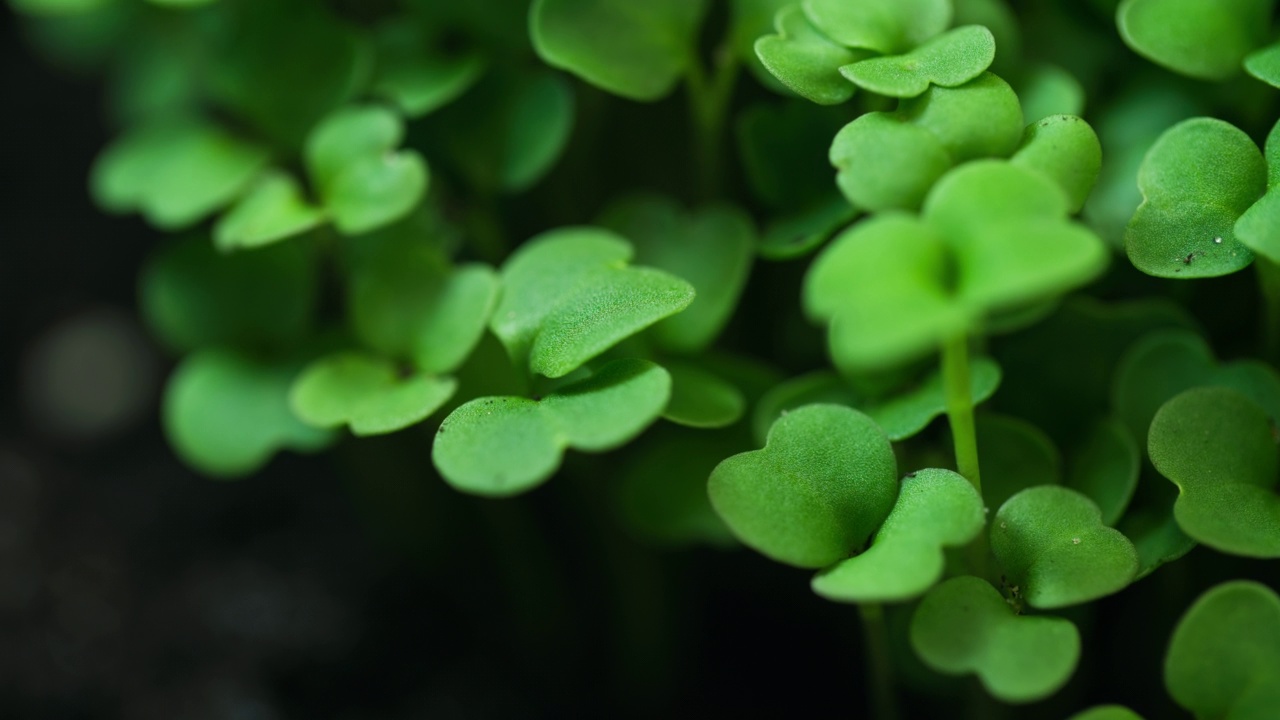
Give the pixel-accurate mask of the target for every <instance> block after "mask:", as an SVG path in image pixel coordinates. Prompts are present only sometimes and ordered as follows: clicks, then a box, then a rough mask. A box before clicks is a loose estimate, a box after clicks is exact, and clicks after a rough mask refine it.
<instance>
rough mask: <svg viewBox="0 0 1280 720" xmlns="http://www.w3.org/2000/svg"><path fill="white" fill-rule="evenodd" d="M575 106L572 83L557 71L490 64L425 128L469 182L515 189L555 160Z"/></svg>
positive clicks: (538, 176)
mask: <svg viewBox="0 0 1280 720" xmlns="http://www.w3.org/2000/svg"><path fill="white" fill-rule="evenodd" d="M574 108H575V102H574V92H573V86H572V85H571V84H570V83H569V81H568V80H567V79H566V78H565V77H564V76H562V75H560V74H559V73H555V72H551V71H548V70H545V69H544V70H539V71H525V72H512V71H510V70H509V69H508V70H506V71H503V69H502V68H495V69H494V70H492V71H490V72H489V73H488V74H487V75H486V76H485V78H484V79H483V80H481V81H480V83H479V84H477V85H476V86H475V88H473V89H472V90H471V91H470V92H468V93H467V94H466V96H464V97H463V98H462V99H461V100H459V101H458V102H456V103H454V104H453V105H451V106H449V107H448V108H446V109H444V110H443V111H441V112H440V113H439V114H438V115H437V116H435V117H433V118H432V120H434V121H435V122H434V123H432V124H431V125H430V131H431V133H432V135H434V136H436V137H437V138H438V139H439V143H440V145H439V148H440V150H441V152H443V153H445V154H447V155H448V156H449V157H450V158H451V159H452V161H453V163H454V164H455V165H457V166H458V169H459V170H460V171H461V172H462V173H463V174H464V175H465V176H466V179H467V180H468V181H469V182H470V183H471V184H472V185H474V186H476V187H477V188H479V189H481V190H484V191H489V192H492V191H503V192H520V191H523V190H526V189H528V188H530V187H532V186H533V185H535V184H536V183H537V182H538V181H539V180H541V179H542V177H543V176H544V175H546V174H547V172H549V171H550V170H551V168H552V167H554V166H555V163H556V161H557V160H559V159H560V156H561V154H562V153H563V152H564V149H565V146H566V145H568V142H569V137H570V135H571V134H572V133H573V123H574Z"/></svg>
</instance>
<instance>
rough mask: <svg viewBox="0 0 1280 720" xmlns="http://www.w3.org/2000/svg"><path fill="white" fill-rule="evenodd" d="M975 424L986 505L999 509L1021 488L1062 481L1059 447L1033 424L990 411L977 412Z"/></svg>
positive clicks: (983, 495)
mask: <svg viewBox="0 0 1280 720" xmlns="http://www.w3.org/2000/svg"><path fill="white" fill-rule="evenodd" d="M976 425H977V434H978V457H980V458H982V498H983V500H985V501H986V503H987V507H989V508H991V509H993V510H994V509H998V508H1000V506H1002V505H1004V504H1005V502H1006V501H1008V500H1009V498H1011V497H1013V496H1014V495H1016V494H1017V493H1019V492H1021V491H1022V490H1025V489H1027V488H1031V487H1035V486H1037V485H1057V484H1058V483H1060V482H1062V459H1061V457H1060V456H1059V454H1058V449H1057V448H1056V447H1054V444H1053V441H1052V440H1050V439H1049V437H1048V436H1047V435H1045V434H1044V433H1043V432H1041V431H1040V429H1039V428H1037V427H1036V426H1034V425H1032V424H1031V423H1029V422H1027V421H1025V420H1021V419H1019V418H1015V417H1011V416H1007V415H995V414H991V413H984V414H982V415H979V416H978V417H977V423H976Z"/></svg>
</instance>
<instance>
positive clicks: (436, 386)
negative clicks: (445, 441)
mask: <svg viewBox="0 0 1280 720" xmlns="http://www.w3.org/2000/svg"><path fill="white" fill-rule="evenodd" d="M456 388H457V382H456V381H455V380H453V379H452V378H441V377H436V376H433V375H427V374H417V375H410V376H407V377H401V376H400V373H399V372H397V369H396V366H395V364H394V363H391V362H388V361H386V360H382V359H380V358H377V357H374V356H372V355H366V354H362V353H351V352H347V353H338V354H335V355H329V356H328V357H324V358H321V359H319V360H316V361H315V362H313V363H311V364H310V365H308V366H307V367H306V368H305V369H304V370H303V371H302V373H301V374H300V375H299V376H298V377H297V379H295V380H294V382H293V387H292V389H291V390H290V392H289V404H290V407H292V408H293V412H294V414H295V415H297V416H298V419H300V420H302V421H303V422H305V423H307V424H308V425H312V426H314V427H320V428H335V427H340V426H342V425H349V426H351V432H352V433H354V434H356V435H381V434H383V433H389V432H395V431H396V430H400V429H402V428H406V427H409V426H410V425H414V424H417V423H419V422H422V421H423V420H425V419H426V418H427V417H428V416H430V415H431V414H432V413H434V412H435V411H436V410H439V409H440V407H441V406H442V405H444V403H445V401H447V400H448V399H449V397H450V396H451V395H453V391H454V390H455V389H456Z"/></svg>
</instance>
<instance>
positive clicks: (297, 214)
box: [213, 170, 325, 252]
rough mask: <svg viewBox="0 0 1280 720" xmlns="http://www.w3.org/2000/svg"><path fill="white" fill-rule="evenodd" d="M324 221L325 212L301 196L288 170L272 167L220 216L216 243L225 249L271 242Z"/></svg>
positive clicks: (215, 231) (299, 232)
mask: <svg viewBox="0 0 1280 720" xmlns="http://www.w3.org/2000/svg"><path fill="white" fill-rule="evenodd" d="M324 221H325V215H324V212H323V211H321V210H320V209H319V208H316V207H314V206H312V205H311V204H310V203H308V202H307V201H306V199H305V198H303V196H302V189H301V188H299V187H298V182H297V181H296V180H294V179H293V177H292V176H290V175H289V174H288V173H285V172H282V171H278V170H273V171H268V172H267V173H264V174H263V175H262V176H260V177H259V178H258V181H257V182H256V183H254V185H253V186H252V187H250V188H249V191H248V192H247V193H245V195H244V197H242V198H240V200H239V202H237V203H236V204H235V205H234V206H233V207H232V208H231V210H229V211H227V213H226V214H225V215H223V216H222V217H221V218H218V223H217V224H216V225H215V226H214V228H213V242H214V245H216V246H217V247H218V249H219V250H222V251H224V252H226V251H229V250H235V249H238V248H243V249H249V248H257V247H262V246H264V245H270V244H271V243H275V242H279V241H281V240H285V239H287V238H290V237H293V236H295V235H299V234H301V233H304V232H306V231H308V230H310V229H312V228H314V227H316V226H317V225H319V224H320V223H322V222H324Z"/></svg>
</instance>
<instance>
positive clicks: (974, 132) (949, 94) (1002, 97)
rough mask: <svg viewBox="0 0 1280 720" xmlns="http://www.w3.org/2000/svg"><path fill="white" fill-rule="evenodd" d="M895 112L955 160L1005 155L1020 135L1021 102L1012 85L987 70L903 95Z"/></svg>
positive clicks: (961, 160) (1015, 146)
mask: <svg viewBox="0 0 1280 720" xmlns="http://www.w3.org/2000/svg"><path fill="white" fill-rule="evenodd" d="M897 114H898V115H899V116H900V117H902V118H903V119H904V120H906V121H907V122H910V123H914V124H916V125H919V126H920V127H922V128H924V129H926V130H928V131H929V132H931V133H933V135H934V137H936V138H938V140H939V141H941V142H942V146H943V147H944V148H946V150H947V152H948V153H950V154H951V159H952V161H953V162H955V163H961V162H964V161H966V160H973V159H976V158H983V157H1007V156H1008V155H1009V154H1010V153H1012V152H1013V151H1014V149H1016V148H1017V147H1018V142H1019V141H1020V140H1021V139H1022V128H1023V125H1022V106H1021V105H1020V104H1019V103H1018V96H1017V95H1016V94H1015V93H1014V92H1013V88H1011V87H1009V84H1008V83H1006V82H1005V81H1004V80H1001V79H1000V78H999V77H997V76H995V75H992V74H991V73H982V74H981V75H979V76H978V77H976V78H974V79H973V80H970V81H969V82H967V83H965V84H963V85H959V86H956V87H939V86H937V85H930V86H929V89H928V90H926V91H925V92H924V93H922V94H920V95H918V96H916V97H913V98H906V99H903V100H902V101H901V102H900V103H899V104H898V110H897Z"/></svg>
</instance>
